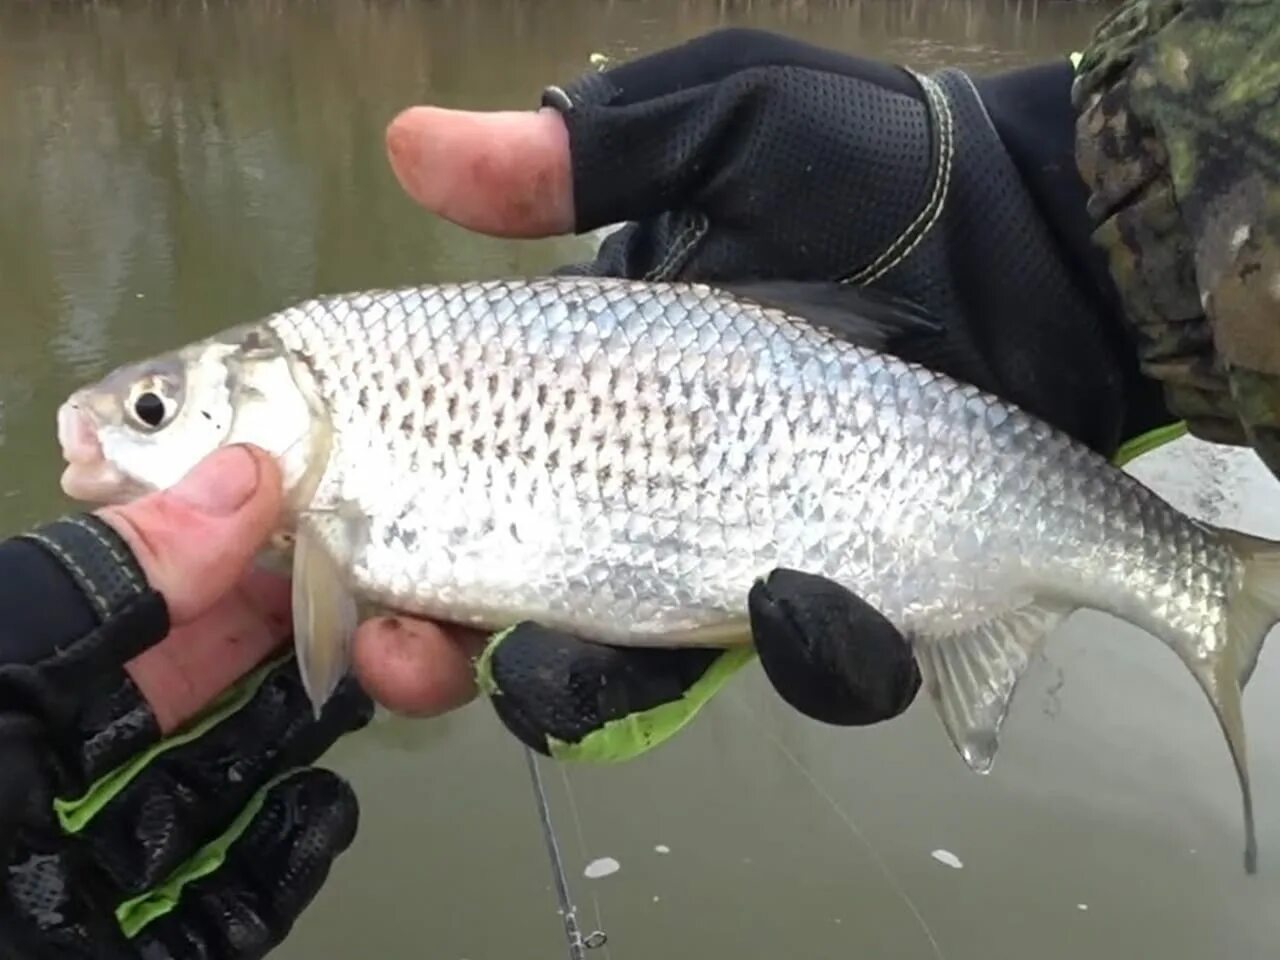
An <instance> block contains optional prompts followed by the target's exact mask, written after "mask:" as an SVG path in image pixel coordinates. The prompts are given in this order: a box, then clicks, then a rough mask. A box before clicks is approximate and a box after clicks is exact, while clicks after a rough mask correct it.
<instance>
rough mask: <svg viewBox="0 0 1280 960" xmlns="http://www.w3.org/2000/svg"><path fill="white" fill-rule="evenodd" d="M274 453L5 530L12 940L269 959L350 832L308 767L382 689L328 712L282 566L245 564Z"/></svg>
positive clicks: (2, 760)
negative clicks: (276, 572)
mask: <svg viewBox="0 0 1280 960" xmlns="http://www.w3.org/2000/svg"><path fill="white" fill-rule="evenodd" d="M279 488H280V481H279V475H278V472H277V469H276V467H275V466H274V463H273V462H272V461H271V460H270V458H268V457H266V456H265V455H261V454H259V453H257V452H256V451H250V450H247V449H246V448H240V447H236V448H229V449H227V450H223V451H219V452H218V453H215V454H214V455H212V456H211V457H210V458H208V459H207V460H206V461H205V462H203V463H202V464H201V465H200V466H198V467H197V468H196V469H195V470H194V471H193V472H192V473H191V474H190V475H189V476H188V477H187V478H186V479H185V480H184V481H183V482H182V483H180V484H179V485H178V486H177V487H176V488H174V489H173V490H171V491H168V492H165V493H159V494H155V495H152V496H148V497H145V498H142V499H140V500H137V501H135V502H134V503H131V504H129V505H127V506H120V507H109V508H105V509H103V510H100V511H98V512H97V513H96V514H93V515H87V516H77V517H69V518H65V519H62V520H59V521H56V522H53V523H50V524H47V525H45V526H43V527H40V528H38V529H37V530H35V531H33V532H32V533H30V534H27V535H25V536H22V537H15V538H13V539H10V540H8V541H4V542H3V543H0V770H3V771H4V774H3V777H0V864H3V866H4V870H3V873H2V874H0V877H2V879H0V943H3V944H4V945H5V948H6V951H5V952H6V955H8V954H10V953H11V954H13V955H14V956H18V957H23V958H27V957H31V958H44V957H58V958H72V957H86V958H88V957H93V958H95V960H125V958H130V960H132V958H141V957H146V958H148V960H163V958H167V957H175V958H176V957H190V956H216V957H219V958H225V960H250V958H259V957H262V956H264V955H265V954H266V953H267V952H268V951H269V950H271V949H273V948H274V947H275V946H276V945H277V944H278V943H279V942H280V941H281V940H282V939H283V938H284V937H285V936H286V934H287V933H288V931H289V930H290V928H291V927H292V925H293V923H294V922H295V920H296V919H297V917H298V916H299V915H300V914H301V912H302V911H303V910H304V909H305V908H306V906H307V905H308V904H309V903H310V902H311V900H312V899H313V897H314V896H315V894H316V893H317V892H318V890H319V888H320V886H321V885H322V884H323V882H324V881H325V879H326V877H327V875H328V872H329V868H330V865H331V863H332V861H333V860H334V858H335V857H337V856H338V855H339V854H340V853H341V852H342V851H344V850H345V849H346V848H347V846H348V845H349V844H350V842H351V840H352V838H353V836H354V833H355V829H356V824H357V819H358V808H357V804H356V799H355V796H354V794H353V793H352V791H351V789H350V788H349V787H348V786H347V784H346V783H345V782H344V781H343V780H342V779H341V778H339V777H337V776H336V775H335V774H333V773H331V772H328V771H326V770H321V769H315V768H310V767H309V766H308V765H309V764H311V763H312V762H314V761H315V760H316V759H317V758H318V757H319V756H320V755H321V754H323V753H324V752H325V751H326V750H327V749H328V748H329V747H330V746H331V745H332V744H333V743H334V742H335V741H336V740H337V739H338V738H340V737H341V736H342V735H343V734H345V733H347V732H350V731H353V730H356V729H359V728H360V727H362V726H364V725H365V724H366V723H367V722H368V721H369V719H370V717H371V704H370V702H369V701H368V699H367V698H366V697H365V696H364V695H363V693H362V692H361V691H360V690H359V688H358V687H357V686H356V684H355V683H354V682H348V683H347V684H344V685H343V686H342V687H340V688H339V691H338V693H337V694H336V695H335V696H334V698H333V699H332V700H330V702H329V703H328V704H327V705H326V708H325V710H324V712H323V714H322V716H321V718H320V719H319V720H318V721H317V720H315V719H314V718H313V714H312V711H311V706H310V702H309V701H308V699H307V696H306V694H305V692H304V691H303V688H302V685H301V682H300V680H299V677H298V674H297V670H296V667H295V666H294V664H293V663H292V662H291V661H289V660H288V659H287V658H276V659H272V658H273V656H275V655H276V654H277V652H278V648H279V647H280V646H281V645H282V643H283V642H284V641H285V639H286V638H287V637H288V635H289V633H290V616H289V589H288V584H287V582H285V581H283V580H281V579H279V578H276V577H274V576H271V575H268V574H264V573H259V572H254V571H250V570H249V565H250V561H251V558H252V557H253V555H254V554H255V552H256V551H257V550H258V549H259V548H260V547H261V546H262V545H263V543H264V542H265V540H266V538H267V536H268V534H269V533H270V531H271V529H272V528H273V526H274V523H275V521H276V518H277V514H278V512H279V509H280V489H279Z"/></svg>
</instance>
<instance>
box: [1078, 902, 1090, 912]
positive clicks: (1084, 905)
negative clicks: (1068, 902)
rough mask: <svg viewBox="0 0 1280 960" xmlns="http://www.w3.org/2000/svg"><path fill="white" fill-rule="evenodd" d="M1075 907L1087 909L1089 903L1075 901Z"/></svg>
mask: <svg viewBox="0 0 1280 960" xmlns="http://www.w3.org/2000/svg"><path fill="white" fill-rule="evenodd" d="M1076 909H1077V910H1088V909H1089V905H1088V904H1087V903H1077V904H1076Z"/></svg>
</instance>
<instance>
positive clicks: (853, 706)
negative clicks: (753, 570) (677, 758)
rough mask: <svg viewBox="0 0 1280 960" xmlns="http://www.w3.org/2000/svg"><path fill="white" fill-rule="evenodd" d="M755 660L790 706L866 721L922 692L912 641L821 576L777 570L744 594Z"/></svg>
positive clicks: (897, 710)
mask: <svg viewBox="0 0 1280 960" xmlns="http://www.w3.org/2000/svg"><path fill="white" fill-rule="evenodd" d="M747 605H748V609H749V611H750V615H751V629H752V633H753V635H754V636H755V643H756V649H757V651H758V652H759V654H760V665H761V667H762V668H763V669H764V672H765V675H766V676H767V677H768V678H769V681H770V683H772V684H773V686H774V688H775V689H776V690H777V691H778V694H779V695H780V696H781V697H782V699H783V700H785V701H786V702H787V703H789V704H790V705H791V706H792V707H794V708H795V709H797V710H799V711H800V712H801V713H803V714H805V715H806V716H809V717H812V718H813V719H815V720H819V721H821V722H823V723H830V724H837V725H840V726H865V725H868V724H874V723H880V722H882V721H884V720H888V719H891V718H892V717H896V716H898V715H899V714H901V713H902V712H904V711H905V710H906V709H907V708H908V707H909V706H911V703H912V701H913V700H914V699H915V696H916V693H917V692H918V691H919V689H920V682H921V680H920V668H919V667H918V665H917V664H916V660H915V657H914V656H913V654H912V651H911V645H910V644H909V643H908V642H907V640H906V639H905V638H904V637H903V636H902V634H901V633H899V632H898V629H897V628H896V627H895V626H894V625H893V624H892V623H890V622H889V620H887V619H886V618H885V617H884V615H883V614H881V613H880V612H879V611H878V610H876V609H875V608H874V607H872V606H871V605H870V604H868V603H867V602H866V601H864V600H862V599H861V598H860V597H857V596H855V595H854V594H852V593H850V592H849V591H848V590H846V589H844V588H843V587H841V586H839V585H838V584H836V583H833V582H832V581H830V580H827V579H824V578H822V577H817V576H813V575H811V574H803V573H797V572H795V571H792V570H776V571H774V572H773V573H772V574H771V575H770V576H769V577H768V579H766V580H765V581H763V582H759V583H757V584H755V586H753V587H752V589H751V592H750V593H749V594H748V597H747Z"/></svg>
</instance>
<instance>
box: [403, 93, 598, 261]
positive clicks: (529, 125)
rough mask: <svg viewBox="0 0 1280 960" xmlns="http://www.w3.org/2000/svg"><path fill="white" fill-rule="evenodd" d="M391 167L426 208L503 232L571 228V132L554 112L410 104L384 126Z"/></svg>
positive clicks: (542, 233) (550, 232)
mask: <svg viewBox="0 0 1280 960" xmlns="http://www.w3.org/2000/svg"><path fill="white" fill-rule="evenodd" d="M386 142H387V154H388V157H389V159H390V161H391V169H392V170H393V171H394V172H395V175H396V178H397V179H398V180H399V181H400V184H401V186H402V187H404V189H405V191H406V192H407V193H408V194H409V195H410V196H411V197H413V199H414V200H416V201H417V202H418V203H420V204H421V205H422V206H424V207H426V208H427V209H428V210H430V211H432V212H434V213H436V214H438V215H439V216H441V217H444V218H445V219H446V220H450V221H452V222H453V223H456V224H458V225H460V226H463V227H466V228H467V229H469V230H475V231H477V232H479V233H487V234H491V235H493V236H498V237H547V236H554V235H557V234H562V233H568V232H570V231H572V229H573V223H574V215H573V181H572V178H571V175H570V169H569V168H570V163H569V136H568V133H567V131H566V129H565V124H564V121H563V120H562V119H561V118H560V115H559V114H558V113H556V112H555V111H553V110H549V109H544V110H539V111H537V112H514V111H512V112H501V113H474V112H469V111H463V110H445V109H442V108H439V107H413V108H411V109H409V110H405V111H404V112H403V113H401V114H400V115H399V116H397V117H396V118H395V119H394V120H393V121H392V122H391V124H390V125H389V126H388V127H387V133H386Z"/></svg>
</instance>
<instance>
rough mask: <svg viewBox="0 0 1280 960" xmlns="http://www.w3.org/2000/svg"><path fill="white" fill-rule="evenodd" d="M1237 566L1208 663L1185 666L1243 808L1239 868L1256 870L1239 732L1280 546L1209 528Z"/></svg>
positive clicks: (1269, 621)
mask: <svg viewBox="0 0 1280 960" xmlns="http://www.w3.org/2000/svg"><path fill="white" fill-rule="evenodd" d="M1210 529H1212V530H1213V531H1214V532H1215V533H1216V534H1217V536H1218V537H1219V538H1220V539H1222V540H1223V542H1225V543H1226V544H1227V546H1229V547H1230V548H1231V549H1232V550H1233V551H1234V552H1235V554H1236V555H1237V556H1238V557H1239V559H1240V562H1241V570H1242V572H1241V576H1240V578H1239V581H1238V582H1237V583H1236V584H1234V585H1233V587H1232V588H1231V591H1230V593H1229V594H1228V596H1227V610H1226V617H1225V618H1224V620H1223V622H1222V626H1221V628H1220V636H1219V639H1220V641H1221V642H1220V643H1219V644H1218V646H1217V648H1216V649H1215V651H1214V652H1213V654H1212V655H1210V656H1209V657H1208V658H1206V659H1204V660H1201V661H1199V662H1196V663H1192V662H1188V663H1187V666H1188V667H1190V668H1191V672H1192V673H1194V674H1195V676H1196V680H1198V681H1199V683H1200V686H1201V688H1202V689H1203V690H1204V692H1205V694H1206V695H1207V696H1208V697H1209V702H1210V703H1211V704H1213V710H1214V713H1215V714H1216V715H1217V717H1218V723H1219V724H1220V725H1221V726H1222V733H1223V735H1224V736H1225V737H1226V740H1227V746H1228V747H1229V748H1230V750H1231V759H1232V762H1233V763H1234V764H1235V768H1236V776H1237V777H1238V778H1239V780H1240V794H1241V802H1242V803H1243V805H1244V829H1245V848H1244V868H1245V871H1246V872H1248V873H1257V871H1258V841H1257V837H1256V834H1255V831H1254V822H1253V791H1252V788H1251V785H1250V780H1249V762H1248V753H1247V750H1246V741H1245V730H1244V710H1243V705H1242V703H1241V698H1242V693H1243V691H1244V688H1245V686H1246V685H1247V684H1248V682H1249V678H1250V677H1252V676H1253V670H1254V668H1255V667H1256V666H1257V665H1258V656H1259V654H1260V653H1261V652H1262V644H1263V641H1264V640H1266V637H1267V634H1268V633H1270V632H1271V628H1272V627H1273V626H1275V625H1276V623H1277V622H1280V543H1278V542H1276V541H1274V540H1265V539H1263V538H1261V537H1254V536H1250V535H1249V534H1246V533H1240V532H1239V531H1236V530H1227V529H1224V528H1222V527H1211V528H1210Z"/></svg>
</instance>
